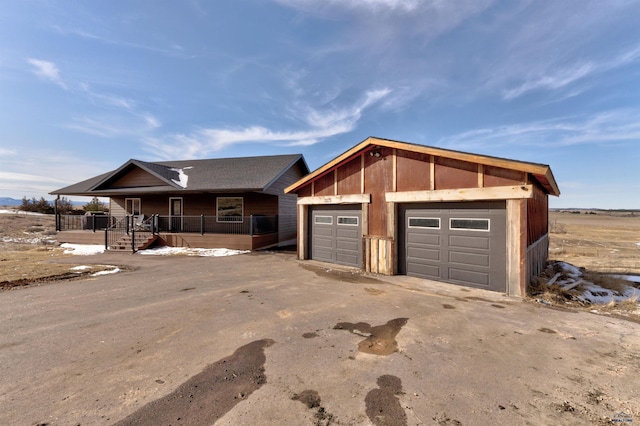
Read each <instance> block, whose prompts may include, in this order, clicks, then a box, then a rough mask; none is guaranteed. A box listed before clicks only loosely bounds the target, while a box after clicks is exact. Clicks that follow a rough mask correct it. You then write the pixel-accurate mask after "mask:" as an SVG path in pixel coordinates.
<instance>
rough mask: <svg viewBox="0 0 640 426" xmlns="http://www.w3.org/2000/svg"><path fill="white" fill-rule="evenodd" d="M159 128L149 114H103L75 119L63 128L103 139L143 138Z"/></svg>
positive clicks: (155, 120) (157, 121)
mask: <svg viewBox="0 0 640 426" xmlns="http://www.w3.org/2000/svg"><path fill="white" fill-rule="evenodd" d="M160 126H161V124H160V121H159V120H158V119H157V118H156V117H154V116H153V115H152V114H149V113H136V112H132V113H129V114H111V115H109V114H103V115H94V116H82V117H75V118H74V119H73V121H72V122H70V123H67V124H65V125H64V126H63V127H65V128H67V129H72V130H76V131H78V132H82V133H87V134H89V135H93V136H100V137H103V138H114V137H120V136H139V137H145V136H147V135H148V134H149V133H150V132H152V131H154V130H156V129H157V128H159V127H160Z"/></svg>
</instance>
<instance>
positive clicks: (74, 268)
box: [71, 265, 91, 271]
mask: <svg viewBox="0 0 640 426" xmlns="http://www.w3.org/2000/svg"><path fill="white" fill-rule="evenodd" d="M87 269H91V266H88V265H78V266H74V267H73V268H71V270H72V271H85V270H87Z"/></svg>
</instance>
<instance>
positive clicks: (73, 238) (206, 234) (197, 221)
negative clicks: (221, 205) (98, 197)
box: [56, 214, 278, 251]
mask: <svg viewBox="0 0 640 426" xmlns="http://www.w3.org/2000/svg"><path fill="white" fill-rule="evenodd" d="M56 230H57V232H58V241H59V242H60V243H71V244H104V245H105V248H106V249H108V250H126V251H129V250H131V251H136V250H140V249H143V248H147V247H149V246H152V245H160V246H163V245H167V246H172V247H198V248H222V247H224V248H230V249H236V250H257V249H263V248H268V247H271V246H274V245H277V244H278V216H277V215H275V216H266V215H251V216H242V217H235V218H234V220H233V221H223V222H221V221H219V220H218V218H217V217H216V216H206V215H199V216H178V217H176V216H165V215H158V214H154V215H151V216H149V217H145V216H144V215H141V214H140V215H137V216H134V215H124V216H113V215H106V214H92V215H84V216H77V215H61V214H58V215H56Z"/></svg>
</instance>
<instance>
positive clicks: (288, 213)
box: [265, 165, 306, 246]
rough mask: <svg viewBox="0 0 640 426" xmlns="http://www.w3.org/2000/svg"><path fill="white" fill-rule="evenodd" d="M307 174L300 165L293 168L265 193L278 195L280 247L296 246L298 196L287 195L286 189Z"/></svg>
mask: <svg viewBox="0 0 640 426" xmlns="http://www.w3.org/2000/svg"><path fill="white" fill-rule="evenodd" d="M305 174H306V173H304V172H303V171H302V170H301V169H300V166H299V165H296V166H294V167H291V168H290V169H289V170H287V171H286V172H285V173H284V174H283V175H282V176H280V178H279V179H278V180H276V181H275V182H274V183H273V184H272V185H271V186H269V188H268V189H267V190H266V191H265V192H266V193H269V194H276V195H278V212H280V213H279V215H278V233H279V238H278V240H279V241H280V243H279V245H280V246H286V245H292V244H295V243H296V236H297V217H296V205H297V201H298V196H297V195H296V194H285V193H284V188H286V187H288V186H289V185H293V184H294V183H296V182H297V181H298V180H299V179H300V178H301V177H303V176H304V175H305Z"/></svg>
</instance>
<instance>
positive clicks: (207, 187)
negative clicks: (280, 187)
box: [50, 154, 309, 196]
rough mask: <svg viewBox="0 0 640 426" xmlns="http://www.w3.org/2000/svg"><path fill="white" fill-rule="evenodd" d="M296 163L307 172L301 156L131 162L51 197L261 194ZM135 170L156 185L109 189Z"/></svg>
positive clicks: (71, 186)
mask: <svg viewBox="0 0 640 426" xmlns="http://www.w3.org/2000/svg"><path fill="white" fill-rule="evenodd" d="M296 164H297V165H298V166H299V167H300V169H301V171H302V173H303V174H306V173H309V167H308V166H307V163H306V162H305V160H304V157H303V156H302V154H291V155H271V156H260V157H237V158H215V159H208V160H181V161H162V162H146V161H140V160H135V159H131V160H129V161H127V162H126V163H124V164H123V165H122V166H120V167H119V168H117V169H116V170H113V171H111V172H108V173H104V174H101V175H98V176H95V177H92V178H90V179H87V180H84V181H82V182H78V183H76V184H73V185H70V186H67V187H65V188H61V189H58V190H56V191H53V192H51V193H50V194H53V195H81V196H111V195H118V194H134V193H138V194H146V193H163V192H182V193H184V192H261V191H265V190H267V189H268V188H269V187H270V186H271V185H272V184H273V183H274V182H275V181H277V180H278V178H280V176H282V175H283V174H284V173H285V172H286V171H287V170H289V169H290V168H292V167H294V166H295V165H296ZM135 169H139V170H142V171H144V172H146V173H148V174H149V175H150V176H153V178H154V182H157V184H154V185H152V186H131V187H112V186H111V185H113V184H114V183H115V182H117V181H118V180H119V179H121V178H122V177H124V176H126V175H127V174H129V173H131V171H132V170H135Z"/></svg>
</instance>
